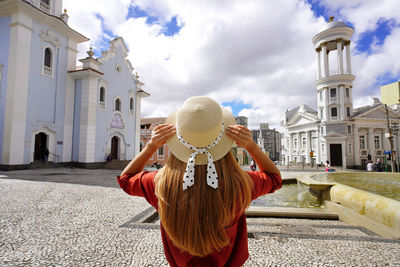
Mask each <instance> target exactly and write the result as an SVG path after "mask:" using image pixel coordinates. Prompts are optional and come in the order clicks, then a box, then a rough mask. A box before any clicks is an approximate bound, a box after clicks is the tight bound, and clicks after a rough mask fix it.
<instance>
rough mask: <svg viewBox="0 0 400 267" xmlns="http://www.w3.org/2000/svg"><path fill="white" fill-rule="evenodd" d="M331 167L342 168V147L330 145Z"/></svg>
mask: <svg viewBox="0 0 400 267" xmlns="http://www.w3.org/2000/svg"><path fill="white" fill-rule="evenodd" d="M330 151H331V153H330V154H331V166H343V162H342V145H341V144H330Z"/></svg>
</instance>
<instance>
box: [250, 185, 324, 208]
mask: <svg viewBox="0 0 400 267" xmlns="http://www.w3.org/2000/svg"><path fill="white" fill-rule="evenodd" d="M251 205H253V206H264V207H296V208H319V207H320V206H321V203H320V202H319V201H318V200H317V199H315V198H314V197H313V196H312V195H311V194H310V193H309V192H308V186H306V185H303V184H300V183H297V184H296V183H294V184H284V185H283V186H282V188H281V189H279V190H277V191H275V192H274V193H273V194H267V195H265V196H262V197H259V198H258V199H256V200H254V201H253V202H252V204H251Z"/></svg>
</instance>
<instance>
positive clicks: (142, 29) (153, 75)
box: [64, 0, 400, 127]
mask: <svg viewBox="0 0 400 267" xmlns="http://www.w3.org/2000/svg"><path fill="white" fill-rule="evenodd" d="M129 2H130V1H129V0H119V1H113V2H112V4H111V2H110V1H105V0H102V1H88V0H87V1H77V0H65V1H64V5H65V6H66V7H67V8H68V10H69V12H68V14H69V15H70V20H69V21H70V25H71V26H72V27H73V28H74V29H76V30H78V31H80V32H82V33H83V34H85V35H87V36H88V37H90V38H91V39H92V42H94V43H96V42H97V41H98V40H99V39H100V38H101V37H102V34H103V30H104V29H103V28H101V21H100V20H99V18H98V17H96V15H100V16H101V17H103V18H104V25H105V27H106V28H108V29H111V30H112V31H113V33H114V34H116V35H119V36H122V37H123V38H124V40H125V42H126V43H127V45H128V47H129V49H130V52H129V59H130V61H131V62H132V65H133V66H134V68H135V71H137V72H138V73H139V75H140V80H141V81H142V82H144V83H145V86H144V90H146V91H148V92H149V93H150V94H151V96H150V97H148V98H145V99H143V103H142V114H143V116H144V117H149V116H167V115H168V114H169V113H170V112H171V111H172V110H173V109H175V108H176V107H177V106H178V105H179V104H181V103H182V102H183V101H184V100H185V99H186V98H188V97H190V96H193V95H208V96H210V97H213V98H214V99H215V100H217V101H218V102H219V103H223V102H235V101H239V100H240V101H241V102H242V103H245V104H248V105H251V106H252V108H251V109H244V110H242V111H241V112H240V113H239V114H240V115H243V116H247V117H248V118H249V125H250V127H257V126H258V125H259V123H262V122H267V123H269V124H270V125H271V127H278V125H279V115H280V114H281V113H282V112H284V111H285V110H286V109H292V108H294V107H296V106H299V105H301V104H303V103H304V104H307V105H309V106H312V107H315V106H316V99H317V96H316V89H315V86H314V81H315V79H316V70H315V69H316V55H315V50H314V47H313V44H312V42H311V39H312V37H313V36H314V35H315V34H316V33H317V32H318V30H319V29H320V28H321V27H322V26H323V25H324V24H325V21H324V20H323V18H321V17H319V18H316V17H315V15H314V14H313V12H312V11H311V9H310V6H309V5H308V4H307V3H306V2H305V1H302V0H298V1H297V0H283V1H261V0H260V1H248V2H243V1H239V0H231V1H228V0H224V1H213V0H208V1H185V0H170V1H160V0H157V1H156V0H149V1H145V0H133V1H132V4H134V5H136V6H138V7H139V8H140V9H142V10H145V11H146V12H147V13H148V14H151V15H152V16H155V17H158V18H159V20H160V22H161V23H163V22H167V21H169V20H170V19H171V18H172V17H174V16H176V17H177V19H178V22H179V23H181V24H182V25H183V27H182V29H181V30H180V32H179V33H178V34H176V35H174V36H165V35H163V34H161V33H162V32H163V31H164V30H165V29H163V26H162V25H159V24H153V25H148V24H146V19H145V18H135V19H134V18H130V19H128V20H126V19H125V18H126V15H127V12H128V7H127V6H128V4H129ZM331 2H335V3H337V4H335V5H334V4H332V3H331ZM347 2H348V1H344V0H343V1H327V2H323V3H325V4H326V5H328V4H329V5H330V6H329V7H330V8H331V9H332V10H340V14H341V15H342V16H343V18H345V19H346V20H348V21H352V22H354V25H355V27H356V31H357V27H358V31H359V32H358V35H359V33H361V32H362V31H365V30H369V29H374V27H376V23H377V22H378V20H379V18H380V17H386V16H387V18H395V19H397V16H399V15H396V14H394V13H395V11H397V10H399V8H397V9H395V7H396V5H397V4H396V3H393V2H398V1H385V2H384V4H379V7H376V8H374V9H373V10H372V11H370V12H371V15H370V13H364V14H362V12H367V10H368V8H370V7H371V5H372V3H373V1H369V0H368V1H362V2H361V1H357V2H356V5H349V4H346V3H347ZM353 2H354V1H353ZM353 2H352V3H353ZM364 2H365V4H364ZM374 3H375V2H374ZM374 5H376V4H374ZM338 8H339V9H338ZM389 9H391V10H389ZM338 12H339V11H338ZM365 14H368V16H367V15H365ZM363 16H364V18H365V17H367V19H364V21H363V20H362V19H363ZM365 20H367V21H365ZM399 41H400V33H399V30H398V29H394V30H393V32H392V34H391V35H390V36H388V37H387V38H386V40H385V42H384V44H383V46H381V47H380V46H379V45H376V44H375V46H374V49H373V54H372V55H368V54H363V53H361V54H360V53H358V54H357V55H353V71H354V73H355V74H356V75H357V78H356V81H355V83H354V95H353V98H354V99H355V100H356V101H355V103H364V102H365V101H358V100H357V99H358V98H361V97H362V96H365V95H371V96H376V95H378V94H379V88H377V87H376V85H375V83H376V80H377V78H378V77H379V76H380V75H382V74H383V73H387V72H390V73H392V75H395V76H396V75H398V73H399V69H400V66H399V65H400V58H399V57H400V54H399V53H396V52H397V51H396V50H397V46H398V45H396V44H398V43H399ZM355 44H356V41H354V44H353V46H352V47H353V48H354V47H355ZM353 54H354V52H353Z"/></svg>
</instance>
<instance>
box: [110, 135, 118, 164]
mask: <svg viewBox="0 0 400 267" xmlns="http://www.w3.org/2000/svg"><path fill="white" fill-rule="evenodd" d="M118 148H119V139H118V137H116V136H114V137H113V138H111V156H112V158H113V159H118Z"/></svg>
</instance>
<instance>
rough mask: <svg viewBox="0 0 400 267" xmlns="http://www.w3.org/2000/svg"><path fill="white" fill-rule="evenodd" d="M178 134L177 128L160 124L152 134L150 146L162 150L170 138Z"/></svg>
mask: <svg viewBox="0 0 400 267" xmlns="http://www.w3.org/2000/svg"><path fill="white" fill-rule="evenodd" d="M175 133H176V128H175V126H174V125H172V124H159V125H157V126H156V127H155V128H154V129H153V131H152V132H151V139H150V141H149V145H150V146H154V147H156V148H157V149H158V148H160V147H161V146H162V145H163V144H165V142H167V140H168V139H169V138H171V137H172V136H173V135H174V134H175Z"/></svg>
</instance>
